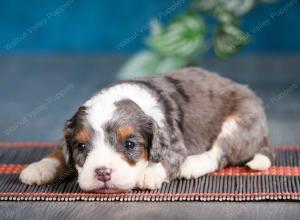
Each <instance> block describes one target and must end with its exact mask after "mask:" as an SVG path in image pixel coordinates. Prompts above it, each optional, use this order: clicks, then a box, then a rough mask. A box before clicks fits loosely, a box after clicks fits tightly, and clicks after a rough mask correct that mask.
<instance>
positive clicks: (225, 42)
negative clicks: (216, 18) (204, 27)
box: [213, 24, 250, 59]
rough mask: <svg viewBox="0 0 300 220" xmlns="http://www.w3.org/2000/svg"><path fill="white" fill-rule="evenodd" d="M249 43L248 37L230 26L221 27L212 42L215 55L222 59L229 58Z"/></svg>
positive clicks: (233, 26)
mask: <svg viewBox="0 0 300 220" xmlns="http://www.w3.org/2000/svg"><path fill="white" fill-rule="evenodd" d="M249 42H250V38H249V35H247V34H246V33H244V32H243V31H242V30H240V29H239V28H238V27H237V26H235V25H232V24H224V25H221V26H220V27H219V28H218V30H217V33H216V36H215V38H214V42H213V49H214V52H215V54H216V55H217V56H218V57H219V58H222V59H226V58H229V57H231V56H233V55H234V54H236V53H237V52H238V50H239V49H240V48H241V47H242V46H243V45H246V44H248V43H249Z"/></svg>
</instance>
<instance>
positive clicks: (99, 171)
mask: <svg viewBox="0 0 300 220" xmlns="http://www.w3.org/2000/svg"><path fill="white" fill-rule="evenodd" d="M95 173H96V178H97V180H99V181H101V182H108V181H110V179H111V173H112V169H111V168H107V167H99V168H96V169H95Z"/></svg>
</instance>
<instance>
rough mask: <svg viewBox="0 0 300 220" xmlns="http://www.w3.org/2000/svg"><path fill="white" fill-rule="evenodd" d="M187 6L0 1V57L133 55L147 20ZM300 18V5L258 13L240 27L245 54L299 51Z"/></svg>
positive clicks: (157, 1) (294, 0)
mask: <svg viewBox="0 0 300 220" xmlns="http://www.w3.org/2000/svg"><path fill="white" fill-rule="evenodd" d="M176 2H177V6H176V7H175V6H174V3H176ZM189 2H190V1H188V0H185V1H184V0H182V1H178V0H163V1H162V0H146V1H142V0H127V1H111V0H101V1H99V0H98V1H96V0H90V1H84V0H65V1H61V0H51V1H50V0H49V1H38V0H26V1H19V0H5V1H1V2H0V53H16V52H18V53H23V52H26V53H27V52H43V53H49V52H50V53H59V52H63V53H72V52H76V53H81V52H84V53H85V52H87V53H88V52H103V53H104V52H109V53H111V52H112V53H128V52H134V51H136V50H138V49H141V48H142V47H143V43H142V38H143V36H145V35H146V34H147V33H148V29H147V24H148V22H149V21H150V19H151V18H153V17H155V16H161V18H162V20H163V21H167V20H168V19H169V18H170V17H172V16H174V15H176V14H179V13H181V12H182V11H183V10H184V9H185V8H186V7H187V6H188V5H189ZM288 3H291V6H290V7H288V9H287V11H285V12H284V13H283V14H282V15H280V16H278V17H275V18H271V15H272V13H275V12H276V11H278V10H279V9H281V8H282V7H283V6H284V5H285V4H288ZM171 6H174V7H173V8H170V7H171ZM268 19H269V20H268ZM299 19H300V0H291V1H290V0H281V1H280V0H279V1H278V2H277V3H275V4H272V5H266V6H261V7H258V8H256V9H255V10H254V11H252V12H251V13H250V14H249V15H247V16H246V18H245V19H244V22H243V29H244V30H245V31H247V32H248V33H249V34H250V35H251V36H252V43H251V44H250V45H249V46H247V47H246V48H245V49H244V50H243V53H251V52H271V53H272V52H287V53H288V52H300V20H299ZM255 27H256V31H254V29H255ZM260 27H261V28H260ZM127 39H130V40H129V41H130V42H129V43H128V44H127V45H126V46H124V47H122V48H121V49H118V45H119V44H120V43H122V42H124V41H126V40H127Z"/></svg>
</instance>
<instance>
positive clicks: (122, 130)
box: [117, 124, 134, 141]
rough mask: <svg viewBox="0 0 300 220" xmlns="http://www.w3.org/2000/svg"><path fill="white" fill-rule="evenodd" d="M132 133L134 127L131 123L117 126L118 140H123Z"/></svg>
mask: <svg viewBox="0 0 300 220" xmlns="http://www.w3.org/2000/svg"><path fill="white" fill-rule="evenodd" d="M133 133H134V129H133V127H132V126H131V125H128V124H126V125H122V126H120V127H119V128H118V131H117V137H118V140H119V141H125V140H126V139H127V138H128V137H129V136H130V135H132V134H133Z"/></svg>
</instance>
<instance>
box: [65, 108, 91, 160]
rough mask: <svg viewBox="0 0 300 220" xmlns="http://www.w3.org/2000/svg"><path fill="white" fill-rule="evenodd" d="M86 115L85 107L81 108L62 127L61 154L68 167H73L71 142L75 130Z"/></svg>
mask: <svg viewBox="0 0 300 220" xmlns="http://www.w3.org/2000/svg"><path fill="white" fill-rule="evenodd" d="M85 115H86V107H85V106H81V107H79V109H78V110H77V112H76V113H75V114H74V115H73V117H72V118H71V119H69V120H67V121H66V123H65V126H64V139H63V153H64V156H65V158H66V161H67V162H68V164H69V165H73V164H74V161H73V156H72V155H73V150H72V140H73V136H74V134H75V132H76V129H79V128H80V126H81V123H82V120H83V117H84V116H85Z"/></svg>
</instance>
